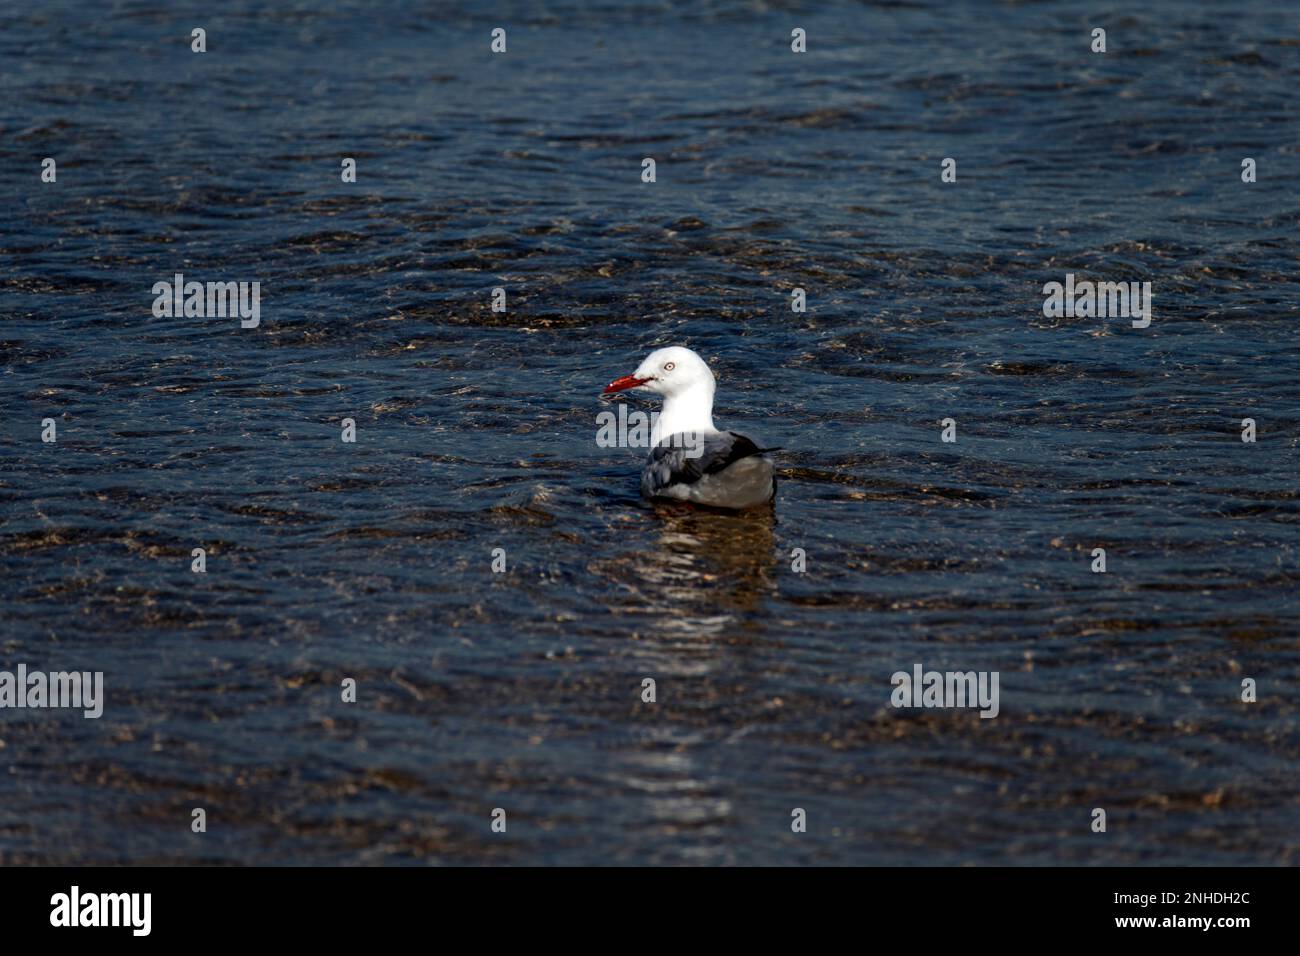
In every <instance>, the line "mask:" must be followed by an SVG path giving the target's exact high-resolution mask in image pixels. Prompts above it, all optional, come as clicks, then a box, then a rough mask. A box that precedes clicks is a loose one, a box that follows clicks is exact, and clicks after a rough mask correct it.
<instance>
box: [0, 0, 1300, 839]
mask: <svg viewBox="0 0 1300 956" xmlns="http://www.w3.org/2000/svg"><path fill="white" fill-rule="evenodd" d="M326 6H327V7H328V9H319V7H326ZM222 10H223V12H221V13H220V14H215V15H214V14H211V13H209V12H207V9H206V6H205V5H198V4H195V5H192V6H189V5H186V4H171V3H169V4H159V3H155V2H152V0H151V2H141V3H119V4H115V5H113V6H111V7H109V8H106V9H100V8H98V7H94V8H93V9H86V8H85V6H84V5H81V4H76V3H65V2H53V3H46V4H40V5H38V6H37V7H35V8H31V7H27V6H21V7H9V8H7V9H6V10H5V11H4V12H3V13H0V60H3V62H5V63H6V68H5V69H4V70H3V71H2V72H0V93H3V96H2V97H0V171H2V175H3V188H2V189H0V222H3V223H4V229H3V234H2V235H0V257H2V259H3V261H4V263H5V266H6V268H5V269H4V273H3V275H2V276H0V290H2V295H0V308H2V313H0V314H2V315H3V321H4V331H3V335H0V339H2V340H3V341H0V399H2V401H3V407H4V409H5V414H4V416H3V424H2V426H0V443H2V444H3V453H2V455H0V516H2V518H0V575H2V576H3V584H2V585H0V588H2V591H0V593H2V594H3V598H4V617H3V621H4V627H3V632H2V634H3V636H2V637H0V669H13V668H14V667H15V666H16V665H17V664H18V663H19V662H23V663H26V664H27V665H28V666H29V667H30V668H33V669H44V670H60V669H76V670H102V671H104V673H105V683H106V687H107V694H108V702H107V705H106V708H105V713H104V716H103V717H102V718H100V719H99V720H83V719H81V718H80V717H79V716H75V715H74V714H71V713H68V712H60V711H43V712H33V711H30V710H24V711H10V710H5V711H0V761H2V763H0V766H3V768H4V772H3V774H0V862H5V863H29V862H38V863H77V862H94V863H159V862H182V861H201V862H209V863H236V862H240V863H258V864H265V863H290V862H296V863H314V864H321V863H325V864H334V863H403V862H409V863H452V864H455V863H467V862H514V863H531V864H539V863H562V864H586V863H644V862H662V863H749V864H754V863H757V864H777V863H853V864H861V863H883V864H959V863H961V864H965V863H981V864H987V863H1014V864H1044V863H1086V864H1102V863H1110V864H1116V863H1118V864H1154V863H1163V864H1249V863H1292V864H1293V863H1296V862H1300V836H1297V834H1300V796H1297V786H1296V780H1297V774H1296V761H1297V759H1298V758H1300V736H1298V735H1297V723H1296V720H1297V713H1298V709H1300V705H1298V697H1297V690H1298V689H1300V641H1298V640H1297V623H1298V622H1300V607H1298V601H1297V596H1296V593H1297V583H1298V582H1300V572H1298V571H1297V540H1298V536H1297V523H1298V522H1300V503H1298V499H1297V491H1296V481H1295V476H1296V473H1297V467H1296V466H1297V436H1298V435H1300V405H1298V403H1297V398H1296V386H1295V383H1296V378H1297V359H1298V358H1300V349H1298V348H1297V345H1296V341H1297V340H1296V333H1295V323H1296V321H1297V318H1298V317H1300V316H1298V315H1297V291H1298V286H1297V280H1296V274H1297V253H1296V246H1295V237H1296V233H1297V222H1298V219H1300V203H1298V202H1297V198H1296V190H1295V181H1296V179H1295V170H1296V165H1297V162H1300V156H1298V155H1297V152H1298V151H1297V146H1296V137H1295V129H1296V125H1295V123H1296V118H1297V116H1296V110H1295V88H1296V84H1297V80H1300V27H1297V25H1296V23H1295V20H1294V17H1293V16H1291V15H1290V14H1289V12H1288V11H1287V10H1286V9H1285V8H1284V6H1283V5H1274V4H1271V3H1262V2H1261V3H1252V2H1245V3H1234V4H1231V5H1227V6H1223V7H1211V6H1209V5H1206V6H1205V7H1194V6H1193V5H1187V4H1182V3H1172V2H1157V3H1149V4H1143V5H1142V10H1141V12H1140V13H1133V14H1126V15H1121V14H1118V13H1110V14H1107V15H1106V16H1105V17H1104V18H1103V19H1102V20H1101V21H1098V22H1094V20H1095V18H1093V19H1090V18H1089V17H1087V16H1083V15H1080V14H1079V13H1078V12H1077V10H1075V9H1074V8H1072V7H1071V6H1070V5H1067V4H1060V3H1039V4H1026V5H998V6H994V5H991V4H989V5H981V4H972V5H969V7H968V6H967V5H965V4H955V5H954V4H947V3H938V2H937V3H914V4H891V5H882V6H872V7H860V6H857V5H854V4H842V3H831V4H818V5H816V8H815V9H811V8H810V9H804V8H801V7H798V6H797V5H790V6H786V5H767V4H752V5H751V4H743V3H717V2H707V3H695V4H690V5H688V6H683V7H681V8H674V7H672V6H669V5H667V4H658V3H629V4H609V3H598V4H594V5H587V4H582V5H579V4H570V3H559V4H546V5H540V6H539V5H538V4H536V3H527V4H524V3H519V4H506V5H504V6H503V5H500V4H496V5H493V6H492V8H491V10H490V11H477V12H476V11H475V10H474V9H469V10H466V9H460V8H455V7H451V6H447V7H443V6H441V5H439V6H436V7H434V8H433V9H430V8H429V7H428V6H426V5H423V4H413V3H409V2H396V3H389V4H383V5H377V8H376V9H367V7H366V6H365V5H362V4H358V3H333V4H328V5H326V4H320V5H318V4H301V5H299V6H296V7H292V8H290V9H287V10H280V11H278V12H269V11H263V10H261V9H260V5H259V4H252V3H246V2H236V3H231V4H225V5H223V6H222ZM194 26H203V27H205V28H206V30H207V31H208V50H209V52H208V53H206V54H204V55H201V56H200V55H196V54H193V53H191V52H190V50H189V32H190V30H191V29H192V28H193V27H194ZM497 26H504V27H506V28H507V30H508V44H509V46H508V52H507V54H505V55H504V56H494V55H492V54H491V53H490V52H489V49H488V44H489V34H490V32H491V30H492V29H493V28H494V27H497ZM793 26H802V27H804V28H805V29H806V30H807V31H808V36H809V41H808V46H809V52H808V53H807V54H805V55H802V56H797V55H794V54H792V53H791V52H790V51H789V33H790V29H791V28H792V27H793ZM1094 26H1105V27H1106V28H1107V29H1108V32H1109V36H1108V44H1109V50H1110V52H1108V53H1107V54H1105V55H1104V56H1103V55H1095V54H1092V53H1090V52H1089V50H1088V45H1089V42H1090V39H1089V34H1090V31H1091V29H1092V27H1094ZM45 156H53V157H55V158H56V159H57V162H58V181H57V184H42V183H40V181H39V170H40V166H39V164H40V160H41V158H42V157H45ZM344 156H351V157H355V158H356V159H357V163H358V174H359V175H358V182H357V183H355V184H344V183H342V182H340V176H339V170H340V161H341V158H342V157H344ZM647 156H651V157H654V158H655V159H656V161H657V164H658V167H657V182H655V183H653V184H648V183H642V182H641V181H640V173H641V160H642V159H643V158H644V157H647ZM949 156H951V157H954V158H956V159H957V160H958V181H957V183H955V184H943V183H941V182H940V179H939V163H940V160H941V159H943V158H944V157H949ZM1245 156H1251V157H1253V158H1255V159H1256V160H1257V161H1258V164H1259V181H1258V182H1256V183H1254V184H1251V185H1245V184H1243V183H1242V182H1241V180H1240V164H1241V159H1242V158H1243V157H1245ZM176 272H183V273H184V274H185V275H186V278H187V279H197V280H200V281H209V280H211V281H260V283H261V290H262V298H261V325H260V327H258V328H257V329H241V328H240V327H239V323H238V321H237V320H234V319H220V318H193V317H192V318H184V317H180V318H161V319H160V318H154V317H153V315H152V314H151V312H150V307H151V305H152V303H153V298H154V296H153V294H152V293H151V288H152V286H153V284H154V283H155V282H158V281H162V280H170V279H171V277H172V275H173V274H174V273H176ZM1067 272H1074V273H1076V274H1078V275H1080V277H1083V276H1087V277H1091V278H1097V279H1107V280H1116V281H1120V280H1123V281H1128V280H1133V281H1150V282H1151V283H1152V286H1153V294H1154V318H1153V321H1152V324H1151V326H1150V327H1149V328H1147V329H1134V328H1132V327H1131V326H1130V324H1129V323H1128V321H1127V320H1124V319H1096V318H1069V319H1048V318H1045V317H1044V315H1043V312H1042V304H1043V297H1042V294H1041V288H1042V286H1043V284H1044V283H1045V282H1050V281H1063V280H1064V277H1065V274H1066V273H1067ZM497 286H502V287H504V288H506V290H507V294H508V311H507V312H506V313H505V314H501V313H493V312H492V311H491V307H490V306H491V289H492V288H494V287H497ZM796 286H797V287H801V288H804V289H806V290H807V292H808V309H807V312H806V313H803V314H797V313H792V312H791V311H790V306H789V301H790V300H789V295H790V290H791V289H792V288H794V287H796ZM665 344H684V345H689V346H690V347H692V348H694V349H696V350H698V351H699V352H700V353H701V354H702V355H704V356H705V358H706V359H708V360H709V361H710V363H711V364H712V365H713V367H714V370H715V372H716V373H717V375H718V377H719V396H718V407H717V410H716V417H717V419H718V421H719V423H720V424H722V425H724V427H733V428H737V429H739V430H742V431H745V432H748V433H751V434H754V435H756V436H758V437H761V438H762V439H763V440H765V441H767V442H768V443H770V444H776V445H780V446H782V447H783V448H784V449H785V450H784V451H783V452H781V453H780V454H779V456H778V459H779V469H780V474H781V485H780V494H779V499H778V501H777V503H776V507H775V509H774V511H773V513H771V514H766V513H757V514H748V515H743V516H731V515H725V514H712V513H703V512H691V511H688V510H684V509H682V508H668V507H655V506H651V505H649V504H647V503H645V502H643V501H641V500H640V498H639V496H638V491H637V473H638V470H639V467H640V460H641V455H640V453H639V452H637V451H635V450H631V449H603V448H600V447H598V446H597V445H596V442H595V435H596V429H597V424H596V415H597V414H598V413H599V412H600V411H602V410H604V409H607V408H611V407H613V406H611V405H609V404H606V403H603V402H602V401H601V400H600V399H599V398H598V393H599V390H600V388H601V387H602V386H603V385H604V384H605V383H606V382H608V381H610V380H611V379H613V378H615V377H617V376H619V375H624V374H627V373H629V372H631V371H632V370H633V369H635V367H636V365H637V364H638V363H639V362H640V361H641V358H642V357H643V356H644V354H645V353H646V352H648V351H649V350H650V349H651V348H654V347H657V346H660V345H665ZM633 401H634V402H636V403H637V407H638V408H641V409H644V410H649V409H651V408H652V407H653V406H652V405H651V404H650V403H648V402H644V401H639V400H636V399H633ZM47 417H52V418H54V419H55V420H56V422H57V425H58V441H57V443H56V444H53V445H51V444H44V443H42V442H41V440H40V431H41V425H40V423H41V421H42V419H44V418H47ZM349 417H350V418H353V419H354V420H355V422H356V425H357V441H356V443H355V444H344V443H343V442H341V441H340V437H339V436H340V427H341V425H340V423H341V421H342V419H344V418H349ZM948 417H951V418H953V419H954V420H955V421H956V423H957V435H958V440H957V442H956V443H955V444H945V443H942V442H941V441H940V425H939V422H940V420H941V419H944V418H948ZM1246 417H1251V418H1254V419H1255V420H1256V421H1257V423H1258V428H1259V439H1258V441H1257V442H1256V443H1255V444H1246V443H1243V442H1242V441H1241V440H1240V429H1241V420H1242V419H1243V418H1246ZM194 547H204V548H206V549H207V551H208V559H207V561H208V565H207V573H206V574H204V575H198V574H193V573H191V571H190V552H191V549H192V548H194ZM1096 547H1104V548H1105V549H1106V551H1107V562H1108V567H1107V573H1105V574H1094V573H1091V571H1090V564H1091V562H1092V557H1091V553H1092V550H1093V549H1094V548H1096ZM495 548H503V549H505V553H506V556H507V571H506V572H505V573H503V574H494V573H493V572H492V570H491V562H492V552H493V549H495ZM795 548H802V549H804V551H805V553H806V556H807V570H806V572H805V573H796V572H794V571H793V570H792V568H791V564H792V560H791V552H792V551H793V549H795ZM917 663H920V664H922V665H923V666H924V667H925V668H927V669H936V670H963V671H965V670H977V671H997V672H999V674H1000V679H1001V684H1000V686H1001V710H1000V713H999V715H998V717H997V718H996V719H991V720H981V719H980V718H979V717H978V716H977V715H976V714H975V713H974V712H973V711H969V710H959V711H954V710H934V709H931V710H915V711H903V710H895V709H893V708H891V707H890V706H889V698H890V691H891V689H892V688H891V685H890V675H891V674H893V673H894V672H895V671H898V670H904V671H910V670H911V669H912V667H913V665H914V664H917ZM348 677H351V678H354V679H356V681H357V682H358V686H359V699H358V701H357V703H355V704H345V703H342V702H341V701H340V694H339V687H340V682H341V681H343V680H344V679H345V678H348ZM646 677H652V678H654V679H655V680H656V682H657V695H658V699H657V702H656V703H654V704H652V705H651V704H644V703H642V702H641V699H640V693H641V686H642V685H641V682H642V680H643V679H644V678H646ZM1244 677H1252V678H1254V679H1256V680H1257V682H1258V688H1259V690H1258V693H1259V701H1258V702H1257V703H1254V704H1245V703H1242V702H1241V701H1240V692H1241V691H1240V685H1241V681H1242V679H1243V678H1244ZM194 807H204V808H205V809H206V810H207V814H208V832H207V833H206V834H203V835H197V834H194V833H191V832H190V830H189V825H190V813H191V810H192V808H194ZM496 807H501V808H504V809H506V811H507V813H508V820H509V826H508V831H507V832H506V833H505V834H493V833H491V832H490V830H489V822H490V814H491V811H492V809H493V808H496ZM795 807H801V808H804V809H805V810H807V813H808V830H807V832H806V833H802V834H794V833H792V832H791V828H790V819H791V810H792V808H795ZM1094 807H1102V808H1105V809H1106V810H1107V814H1108V832H1107V833H1106V834H1095V833H1092V832H1091V830H1090V827H1089V824H1090V822H1091V811H1092V809H1093V808H1094Z"/></svg>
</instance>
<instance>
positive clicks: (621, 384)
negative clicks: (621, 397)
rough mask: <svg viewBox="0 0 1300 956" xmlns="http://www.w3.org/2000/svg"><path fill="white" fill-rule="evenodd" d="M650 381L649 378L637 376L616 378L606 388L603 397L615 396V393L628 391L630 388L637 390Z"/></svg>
mask: <svg viewBox="0 0 1300 956" xmlns="http://www.w3.org/2000/svg"><path fill="white" fill-rule="evenodd" d="M648 381H650V379H648V378H637V377H636V376H635V375H624V376H623V377H622V378H616V379H614V381H612V382H610V383H609V384H608V385H606V386H605V391H603V392H601V394H602V395H613V394H614V393H615V392H622V391H626V390H627V389H629V388H636V387H637V386H638V385H644V384H645V383H646V382H648Z"/></svg>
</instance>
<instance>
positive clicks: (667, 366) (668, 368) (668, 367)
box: [664, 362, 675, 372]
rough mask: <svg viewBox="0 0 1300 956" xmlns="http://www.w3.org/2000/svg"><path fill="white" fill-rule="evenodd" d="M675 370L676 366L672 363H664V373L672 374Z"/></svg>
mask: <svg viewBox="0 0 1300 956" xmlns="http://www.w3.org/2000/svg"><path fill="white" fill-rule="evenodd" d="M674 368H675V366H674V365H673V363H672V362H664V371H665V372H671V371H672V370H673V369H674Z"/></svg>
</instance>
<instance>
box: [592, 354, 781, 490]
mask: <svg viewBox="0 0 1300 956" xmlns="http://www.w3.org/2000/svg"><path fill="white" fill-rule="evenodd" d="M715 388H716V381H715V379H714V377H713V372H712V371H710V370H709V366H708V363H706V362H705V361H704V359H702V358H700V357H699V356H698V355H696V354H695V353H694V352H692V351H691V350H690V349H688V348H683V347H681V346H679V345H675V346H672V347H670V348H666V349H658V350H657V351H654V352H651V353H650V354H649V355H648V356H647V357H646V360H645V361H644V362H642V363H641V365H640V366H639V367H638V368H637V370H636V371H635V372H634V373H632V374H631V375H625V376H623V377H622V378H619V379H615V380H614V381H612V382H610V383H609V384H608V385H606V386H605V392H604V394H606V395H612V394H614V393H616V392H623V391H627V390H629V389H636V390H638V391H642V392H653V393H655V394H657V395H662V396H663V397H664V407H663V411H662V412H660V414H659V417H658V420H657V421H656V422H655V425H654V428H653V430H652V431H651V435H650V444H651V445H652V448H651V450H650V459H649V460H648V461H647V462H646V466H645V468H644V469H643V470H642V472H641V491H642V493H643V494H644V495H645V496H646V497H647V498H672V499H675V500H678V501H692V502H695V503H696V504H701V505H708V506H710V507H714V508H729V509H741V508H752V507H754V506H756V505H761V504H766V503H767V502H769V501H771V500H772V498H773V497H774V496H775V495H776V474H775V469H774V468H773V466H772V462H771V460H770V459H769V458H767V457H766V456H765V455H764V454H763V452H765V451H773V450H774V449H770V448H768V449H765V448H759V447H758V445H756V444H755V443H754V442H753V441H752V440H751V439H749V438H747V437H746V436H744V435H741V434H739V433H738V432H722V431H718V429H717V428H715V427H714V425H713V392H714V389H715Z"/></svg>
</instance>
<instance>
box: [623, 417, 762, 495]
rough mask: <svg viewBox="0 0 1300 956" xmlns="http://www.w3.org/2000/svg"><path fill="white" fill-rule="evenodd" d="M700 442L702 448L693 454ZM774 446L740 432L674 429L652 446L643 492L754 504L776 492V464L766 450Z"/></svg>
mask: <svg viewBox="0 0 1300 956" xmlns="http://www.w3.org/2000/svg"><path fill="white" fill-rule="evenodd" d="M690 438H693V439H694V442H691V441H690V440H689V439H690ZM696 447H698V450H699V454H698V455H693V454H691V453H692V452H694V451H695V450H696ZM770 450H771V449H763V448H759V447H758V446H757V445H756V444H754V442H753V440H751V439H750V438H747V437H746V436H744V435H741V434H738V433H737V432H713V433H711V434H706V435H694V436H686V435H670V436H669V437H668V438H666V439H664V440H663V441H662V442H661V443H660V444H659V445H657V446H656V447H655V448H654V449H652V450H651V452H650V460H649V461H647V462H646V466H645V468H644V470H643V471H642V472H641V493H642V494H644V495H645V496H646V497H647V498H671V499H674V500H677V501H690V502H694V503H695V504H699V505H708V506H710V507H714V508H732V509H737V510H738V509H741V508H753V507H755V506H756V505H761V504H765V503H766V502H768V501H770V500H771V499H772V497H773V496H774V495H775V494H776V469H775V468H774V467H773V466H772V462H771V459H769V458H767V457H766V456H765V455H764V454H763V452H764V451H770Z"/></svg>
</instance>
